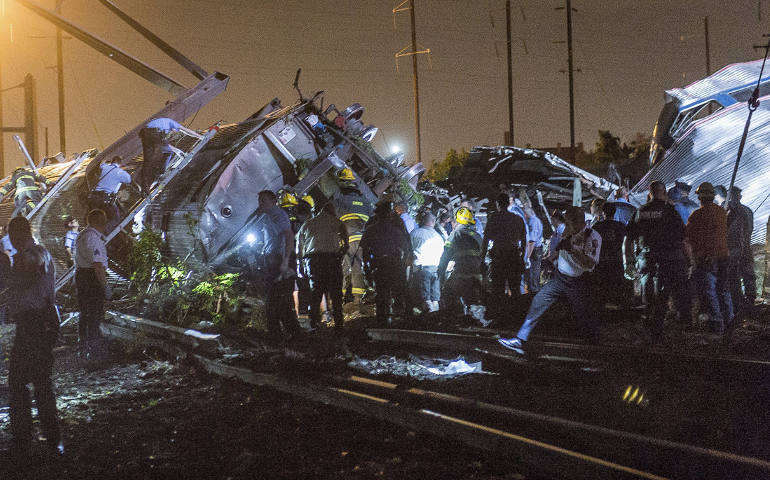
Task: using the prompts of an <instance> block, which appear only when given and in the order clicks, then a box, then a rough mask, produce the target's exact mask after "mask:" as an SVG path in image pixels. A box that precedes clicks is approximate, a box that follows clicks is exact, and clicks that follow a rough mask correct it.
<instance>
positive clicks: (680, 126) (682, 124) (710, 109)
mask: <svg viewBox="0 0 770 480" xmlns="http://www.w3.org/2000/svg"><path fill="white" fill-rule="evenodd" d="M721 109H722V105H721V104H720V103H719V102H717V101H715V100H711V101H709V102H707V103H703V104H701V105H697V106H695V107H692V108H689V109H687V110H683V111H681V112H679V115H678V116H677V117H676V119H675V120H674V123H673V124H672V125H671V130H670V134H671V136H672V137H673V138H677V137H679V136H680V135H681V134H683V133H684V132H686V131H687V129H688V128H689V126H690V125H691V124H692V122H694V121H696V120H700V119H701V118H705V117H708V116H709V115H712V114H714V112H717V111H719V110H721Z"/></svg>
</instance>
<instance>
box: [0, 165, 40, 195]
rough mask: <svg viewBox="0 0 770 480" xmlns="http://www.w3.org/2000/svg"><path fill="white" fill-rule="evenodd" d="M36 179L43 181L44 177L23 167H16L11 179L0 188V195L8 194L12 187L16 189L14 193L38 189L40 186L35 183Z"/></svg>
mask: <svg viewBox="0 0 770 480" xmlns="http://www.w3.org/2000/svg"><path fill="white" fill-rule="evenodd" d="M36 181H39V182H45V178H44V177H41V176H40V175H37V174H36V173H33V172H31V171H29V170H27V169H24V168H21V169H16V170H14V172H13V176H11V181H10V182H8V183H6V184H5V185H4V186H3V188H0V196H5V195H8V193H9V192H10V191H11V190H12V189H14V188H15V189H16V193H15V195H19V194H20V193H24V192H36V191H39V190H40V186H39V185H38V184H37V183H35V182H36Z"/></svg>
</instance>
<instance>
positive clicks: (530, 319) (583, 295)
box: [498, 206, 602, 355]
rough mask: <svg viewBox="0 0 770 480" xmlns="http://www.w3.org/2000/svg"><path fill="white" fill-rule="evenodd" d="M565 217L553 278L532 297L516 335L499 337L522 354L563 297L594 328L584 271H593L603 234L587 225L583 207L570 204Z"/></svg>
mask: <svg viewBox="0 0 770 480" xmlns="http://www.w3.org/2000/svg"><path fill="white" fill-rule="evenodd" d="M564 216H565V220H566V222H565V223H566V224H567V228H566V229H565V231H564V239H563V240H561V241H560V242H559V247H558V251H559V260H558V264H557V269H556V271H555V272H554V275H553V278H551V280H549V281H548V283H546V284H545V285H544V286H543V288H542V289H540V291H539V292H538V293H537V295H535V298H534V299H532V305H531V306H530V307H529V312H527V316H526V317H525V319H524V324H523V325H522V326H521V328H519V331H518V333H517V334H516V336H515V337H513V338H501V339H499V340H498V341H499V342H500V344H501V345H502V346H504V347H505V348H509V349H511V350H513V351H515V352H516V353H519V354H521V355H523V354H524V346H525V344H526V342H527V339H528V338H529V334H530V332H532V329H533V328H535V326H537V322H538V321H539V320H540V317H542V316H543V314H545V312H546V311H547V310H548V309H549V308H550V307H551V305H553V304H554V302H556V300H558V299H560V298H567V300H569V302H570V304H571V305H572V310H573V313H574V315H575V317H576V318H578V319H582V320H583V321H584V323H585V324H586V328H587V329H589V330H592V329H593V327H594V326H593V325H591V324H590V319H587V317H586V316H587V313H588V311H587V308H586V307H587V305H586V304H587V300H588V298H587V297H588V295H589V291H590V288H589V287H590V285H588V276H587V275H585V274H586V273H587V272H590V271H592V270H593V269H594V267H595V266H596V264H597V263H598V262H599V255H600V253H601V247H602V237H601V236H599V234H598V233H596V231H595V230H593V229H591V228H590V227H587V226H586V224H585V213H583V210H581V209H580V207H574V206H571V207H567V211H566V212H565V214H564ZM590 333H591V332H589V334H590Z"/></svg>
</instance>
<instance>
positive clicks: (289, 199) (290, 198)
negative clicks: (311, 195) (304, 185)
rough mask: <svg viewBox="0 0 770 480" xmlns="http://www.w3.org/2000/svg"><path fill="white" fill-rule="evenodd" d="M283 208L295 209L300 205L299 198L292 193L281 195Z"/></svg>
mask: <svg viewBox="0 0 770 480" xmlns="http://www.w3.org/2000/svg"><path fill="white" fill-rule="evenodd" d="M280 203H281V207H293V206H295V205H299V202H298V201H297V197H296V196H295V195H294V194H293V193H291V192H283V194H282V195H281V202H280Z"/></svg>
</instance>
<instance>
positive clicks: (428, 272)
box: [409, 212, 444, 312]
mask: <svg viewBox="0 0 770 480" xmlns="http://www.w3.org/2000/svg"><path fill="white" fill-rule="evenodd" d="M435 226H436V217H435V216H433V214H432V213H431V212H425V213H423V214H422V216H421V217H420V227H419V228H415V229H414V230H412V232H411V233H410V234H409V236H410V237H411V239H412V252H413V254H414V273H413V274H412V281H413V282H414V284H415V285H416V287H417V288H416V296H417V300H418V301H417V302H415V303H416V304H417V306H418V307H419V308H420V310H422V311H423V312H435V311H436V310H438V301H439V299H440V295H441V286H440V283H439V281H438V264H439V262H440V261H441V255H442V254H443V253H444V240H443V239H442V238H441V235H439V234H438V232H436V229H435V228H434V227H435Z"/></svg>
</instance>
